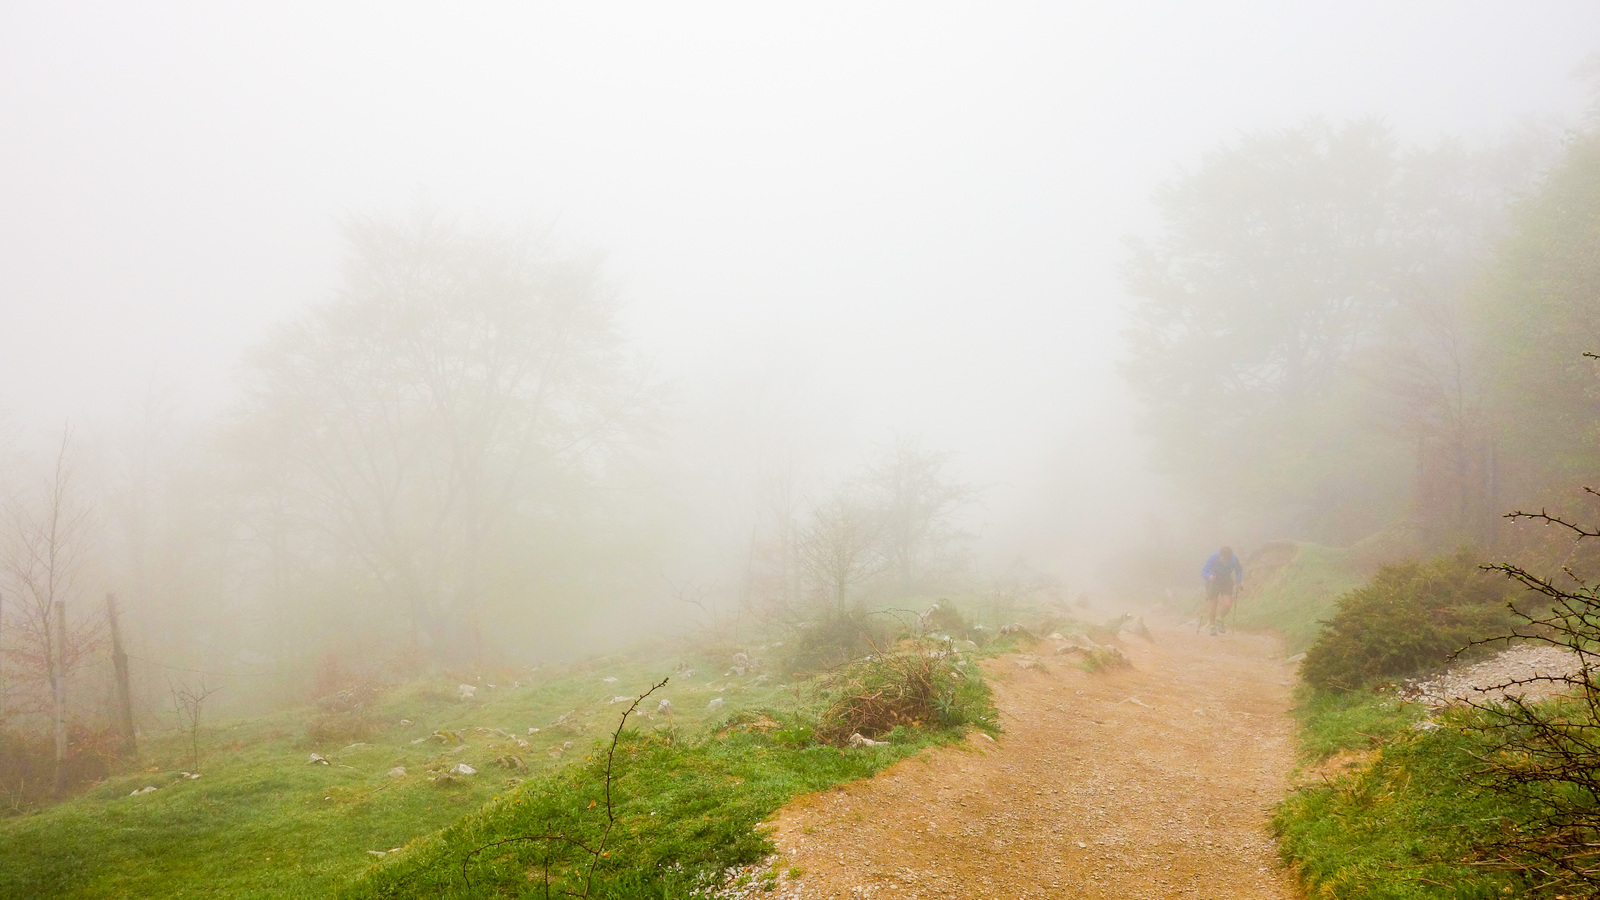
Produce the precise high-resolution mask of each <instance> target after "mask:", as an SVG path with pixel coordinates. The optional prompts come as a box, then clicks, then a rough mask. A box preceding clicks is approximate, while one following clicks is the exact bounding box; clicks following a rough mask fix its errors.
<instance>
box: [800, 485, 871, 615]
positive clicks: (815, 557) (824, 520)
mask: <svg viewBox="0 0 1600 900" xmlns="http://www.w3.org/2000/svg"><path fill="white" fill-rule="evenodd" d="M882 534H883V530H882V528H881V525H880V521H879V518H878V516H877V515H875V514H874V511H873V510H872V509H871V508H870V507H868V506H867V505H865V504H863V503H861V502H859V501H857V500H854V499H852V498H850V497H848V496H839V497H835V498H834V499H832V500H830V501H828V502H827V503H824V504H822V505H821V506H818V507H817V508H816V509H814V510H812V512H811V520H810V521H809V522H808V523H807V524H806V526H805V527H804V528H803V529H801V531H800V535H799V539H798V541H797V543H796V550H797V554H796V556H797V562H798V563H799V567H800V571H801V573H802V575H803V576H804V579H805V583H806V585H807V587H809V588H810V589H811V591H812V593H813V595H814V596H816V597H817V598H818V599H819V600H821V601H822V602H825V603H828V604H830V605H831V606H832V607H833V608H834V610H835V611H837V612H844V611H845V610H847V609H848V608H849V602H850V596H851V592H852V591H853V590H854V589H855V588H857V587H859V586H861V585H862V584H863V583H865V582H867V581H869V580H871V579H872V578H874V577H875V576H877V575H878V574H879V573H881V572H882V571H883V570H884V566H885V563H886V558H885V557H884V554H883V547H882V543H881V537H882Z"/></svg>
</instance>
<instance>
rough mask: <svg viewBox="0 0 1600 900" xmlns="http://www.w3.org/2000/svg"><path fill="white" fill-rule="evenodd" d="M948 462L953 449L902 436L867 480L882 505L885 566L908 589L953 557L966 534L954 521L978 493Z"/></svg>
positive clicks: (879, 506)
mask: <svg viewBox="0 0 1600 900" xmlns="http://www.w3.org/2000/svg"><path fill="white" fill-rule="evenodd" d="M948 463H949V454H947V453H935V452H933V451H929V450H924V449H923V448H922V444H921V442H919V441H917V440H916V439H915V438H910V437H905V436H901V437H898V438H896V439H895V442H894V444H893V445H891V446H890V448H889V450H888V452H887V453H885V454H884V456H883V458H882V459H880V460H879V461H878V462H877V463H875V464H874V465H872V466H870V467H869V468H868V470H867V472H866V476H865V477H864V479H863V487H864V488H865V489H866V491H867V493H868V496H869V497H870V498H871V503H872V504H873V506H874V507H875V509H876V510H877V516H878V520H879V529H880V533H881V541H882V544H883V556H884V562H885V565H886V566H887V568H888V571H889V572H891V573H893V575H894V577H895V579H896V580H897V581H898V583H899V587H900V589H901V590H902V591H904V590H909V589H911V588H912V587H913V586H914V585H915V584H916V583H917V582H918V581H919V580H921V579H923V578H925V577H927V576H928V575H931V574H933V573H934V570H935V569H936V568H938V567H940V566H941V565H946V564H948V563H949V562H950V560H949V558H948V554H949V551H950V549H951V545H952V544H953V543H954V542H955V541H956V540H957V539H958V538H959V537H960V534H959V532H958V531H957V529H956V527H955V524H954V521H953V520H954V518H955V515H956V514H957V513H959V512H960V511H961V510H962V508H964V507H965V506H967V504H969V503H971V502H972V501H973V498H974V497H975V495H976V491H974V490H973V488H972V487H971V486H969V485H966V484H962V483H961V482H959V481H957V480H955V478H954V477H953V476H952V475H951V474H950V473H949V472H948V471H947V466H948Z"/></svg>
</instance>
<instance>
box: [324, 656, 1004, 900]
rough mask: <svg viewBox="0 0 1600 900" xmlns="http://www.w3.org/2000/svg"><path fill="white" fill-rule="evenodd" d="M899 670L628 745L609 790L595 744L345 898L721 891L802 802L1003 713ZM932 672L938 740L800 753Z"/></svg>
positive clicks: (957, 689) (851, 673) (944, 671)
mask: <svg viewBox="0 0 1600 900" xmlns="http://www.w3.org/2000/svg"><path fill="white" fill-rule="evenodd" d="M901 659H903V660H909V661H910V662H911V663H912V665H911V666H910V667H903V666H897V665H895V664H893V662H894V661H893V660H890V661H887V662H886V661H885V660H882V659H880V660H875V661H873V662H870V663H857V664H854V665H852V666H851V667H849V669H847V670H846V671H845V672H843V673H841V674H840V675H839V676H837V677H835V678H833V679H830V680H829V681H827V682H825V684H826V687H825V688H824V689H823V690H822V691H821V692H819V693H818V694H817V695H815V696H814V697H813V698H811V699H810V700H808V701H806V702H801V703H797V704H794V705H791V706H788V707H785V708H773V709H766V710H761V711H758V712H753V713H747V714H745V715H741V716H738V717H735V719H734V720H733V721H732V722H731V723H730V725H729V726H727V727H724V728H721V729H718V730H716V731H714V732H708V733H702V734H700V735H698V736H695V737H692V738H687V739H686V738H684V737H682V736H679V735H671V734H663V733H661V732H660V731H654V732H636V731H629V732H625V733H624V734H623V735H622V737H621V740H620V742H619V743H618V746H617V753H616V758H615V764H614V766H613V768H612V769H611V770H610V771H611V778H610V780H609V784H608V779H607V777H606V776H607V768H606V766H607V759H608V753H607V751H608V748H609V744H608V743H607V742H598V743H596V744H595V745H593V747H592V748H591V751H590V753H589V754H588V755H587V756H586V757H585V761H584V764H583V765H582V766H574V767H572V768H569V769H566V770H563V771H561V772H558V773H554V774H552V775H550V776H548V777H546V778H543V779H540V780H538V781H535V782H530V783H528V784H526V785H524V786H522V787H520V788H518V789H517V790H516V791H513V792H511V793H509V794H507V795H506V796H504V797H501V798H497V800H496V801H495V802H493V803H491V804H489V805H488V806H486V807H484V808H483V809H482V810H481V811H479V812H477V813H474V814H473V815H470V816H468V817H466V818H465V819H463V820H462V821H460V822H458V823H456V824H455V825H452V826H451V827H449V828H447V829H444V830H443V831H441V832H439V833H437V834H435V835H433V836H431V837H429V838H428V839H426V840H425V841H422V842H419V843H418V844H417V845H415V846H412V847H409V848H407V849H406V850H405V851H404V852H403V853H400V854H395V855H394V856H392V857H388V858H385V859H384V861H383V862H382V863H381V864H380V865H378V866H375V867H374V868H373V869H372V870H371V871H369V872H368V873H367V874H366V876H365V877H363V878H362V879H361V880H360V881H358V882H357V883H356V884H354V885H353V886H351V887H350V888H349V889H348V890H346V891H344V892H343V893H341V894H340V896H341V897H343V898H346V900H376V898H409V897H430V898H432V897H442V898H472V897H489V896H518V895H528V892H529V891H535V893H534V895H536V896H542V895H543V890H544V878H545V877H546V875H547V874H548V875H549V877H550V878H551V881H552V884H551V891H552V894H551V895H552V896H561V895H562V894H563V893H569V894H578V893H584V894H586V895H588V896H595V897H606V898H630V900H631V898H646V897H648V898H686V897H689V896H690V895H691V893H692V892H693V891H694V890H695V889H696V888H697V887H701V886H703V885H706V884H710V883H715V881H716V880H717V878H718V876H719V874H720V873H722V872H723V871H725V870H726V869H727V868H728V867H730V866H735V865H743V864H748V863H752V862H756V861H758V860H760V859H762V858H763V857H765V856H766V855H768V854H769V853H771V852H772V850H773V847H772V845H771V842H770V841H769V840H768V839H767V837H766V836H765V835H764V834H763V833H762V832H761V831H760V830H759V829H758V827H757V826H758V825H759V824H760V823H761V822H762V821H763V820H765V819H766V818H767V817H769V816H770V815H771V814H772V813H773V812H775V811H776V810H777V809H778V808H779V807H780V806H782V805H783V804H784V803H786V802H788V801H789V800H790V799H791V798H792V797H794V796H795V795H797V794H802V793H808V792H812V791H818V790H822V789H825V788H827V787H830V786H832V785H836V784H839V783H841V782H845V781H851V780H854V779H857V778H863V777H866V776H869V775H872V774H873V773H875V772H877V771H879V770H881V769H882V768H884V767H885V766H887V765H889V764H891V763H893V762H895V761H897V760H900V759H904V758H905V757H907V756H910V755H912V754H915V753H917V752H919V751H920V750H922V749H924V748H927V747H930V746H934V745H936V744H940V743H945V742H948V741H951V740H954V739H956V738H958V737H959V736H960V735H961V734H962V733H963V730H964V728H965V727H966V726H968V725H978V726H980V727H988V728H991V729H992V727H993V726H992V724H991V723H992V722H993V721H994V710H993V707H992V706H991V705H990V703H989V695H988V689H987V687H986V686H985V685H984V684H983V682H982V681H981V679H980V678H979V677H977V676H975V675H963V674H962V673H961V672H960V671H959V670H958V669H957V668H956V667H955V666H953V665H951V663H949V662H947V661H939V660H935V659H933V658H931V657H927V656H922V655H918V654H907V655H905V656H903V657H901ZM930 670H931V671H932V672H933V673H934V678H935V680H936V681H937V682H939V683H940V684H942V685H949V686H950V688H951V690H949V691H947V692H946V693H945V694H944V700H942V701H941V702H940V704H939V707H940V708H939V711H938V713H937V715H938V716H939V718H940V719H941V725H940V726H938V727H934V728H909V727H904V726H902V727H897V728H895V729H894V730H893V731H892V732H890V734H889V735H888V742H887V743H884V744H880V745H877V746H871V747H856V748H849V749H842V748H839V747H834V746H826V745H817V744H815V743H811V742H810V741H808V740H805V739H798V740H797V739H795V736H797V735H803V734H808V733H811V732H812V731H816V732H818V733H820V732H823V731H826V730H828V724H827V723H828V721H829V719H830V717H831V716H834V715H837V714H838V713H839V711H840V710H844V709H853V708H854V707H853V706H852V705H851V704H850V703H849V702H848V701H849V700H851V699H852V698H858V697H860V696H863V695H868V694H870V695H880V694H882V693H883V692H884V688H885V687H886V686H887V684H888V682H889V681H891V680H893V679H894V678H896V677H900V676H897V674H896V673H904V672H906V671H915V672H916V673H919V674H920V673H924V672H927V671H930ZM608 786H609V793H608ZM608 796H609V798H610V804H609V807H608V799H607V798H608ZM608 808H609V809H611V810H614V817H613V816H612V815H608V812H607V810H608ZM612 822H614V823H615V824H614V825H611V826H610V830H609V831H608V830H607V829H608V824H609V823H612ZM539 835H561V836H562V839H560V840H558V839H546V838H537V837H535V836H539ZM530 838H531V839H530ZM569 841H579V842H581V843H582V844H583V845H584V846H586V847H589V848H594V849H595V850H596V851H598V849H599V848H600V847H602V845H603V846H604V847H605V848H606V854H605V855H604V856H603V857H601V858H599V859H598V860H596V857H595V856H594V855H593V854H592V853H588V852H584V851H583V850H581V849H579V848H577V847H575V846H573V845H572V844H571V843H570V842H569ZM603 842H605V843H604V844H603ZM591 863H594V864H595V865H594V877H595V882H594V885H593V888H594V892H593V893H592V894H590V893H588V887H589V881H588V879H589V866H590V865H591ZM779 867H780V868H781V864H780V866H779ZM773 871H774V875H773V876H772V877H774V878H775V877H776V874H775V873H776V871H777V869H774V870H773ZM530 885H536V886H537V890H536V889H535V887H531V886H530Z"/></svg>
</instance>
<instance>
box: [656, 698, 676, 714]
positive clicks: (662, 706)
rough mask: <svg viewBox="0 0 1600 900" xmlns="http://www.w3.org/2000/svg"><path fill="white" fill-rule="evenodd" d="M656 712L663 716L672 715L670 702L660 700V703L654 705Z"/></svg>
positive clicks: (664, 699)
mask: <svg viewBox="0 0 1600 900" xmlns="http://www.w3.org/2000/svg"><path fill="white" fill-rule="evenodd" d="M656 712H657V713H659V714H660V715H663V716H670V715H672V701H671V700H668V699H666V698H662V700H661V702H660V703H657V704H656Z"/></svg>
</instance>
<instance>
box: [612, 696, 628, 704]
mask: <svg viewBox="0 0 1600 900" xmlns="http://www.w3.org/2000/svg"><path fill="white" fill-rule="evenodd" d="M611 702H612V703H632V702H633V698H632V697H622V696H617V697H612V698H611Z"/></svg>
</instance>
